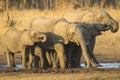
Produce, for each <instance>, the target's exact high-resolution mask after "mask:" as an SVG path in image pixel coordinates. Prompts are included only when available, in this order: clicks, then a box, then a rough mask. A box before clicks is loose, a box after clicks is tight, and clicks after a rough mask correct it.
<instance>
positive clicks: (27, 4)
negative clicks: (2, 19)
mask: <svg viewBox="0 0 120 80" xmlns="http://www.w3.org/2000/svg"><path fill="white" fill-rule="evenodd" d="M66 2H67V3H74V4H73V5H74V8H76V6H77V8H78V7H79V8H85V7H100V8H113V9H120V0H0V11H5V10H8V9H18V10H22V9H40V10H44V9H48V10H52V9H56V8H58V7H59V6H61V4H62V3H66ZM76 4H77V5H76Z"/></svg>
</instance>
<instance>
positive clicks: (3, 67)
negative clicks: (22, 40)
mask: <svg viewBox="0 0 120 80" xmlns="http://www.w3.org/2000/svg"><path fill="white" fill-rule="evenodd" d="M100 64H101V65H102V66H101V67H98V68H120V63H100ZM21 67H22V66H21V64H17V65H16V67H12V68H7V66H6V65H5V64H0V70H7V69H13V70H20V69H21ZM81 67H82V68H85V65H84V63H82V64H81Z"/></svg>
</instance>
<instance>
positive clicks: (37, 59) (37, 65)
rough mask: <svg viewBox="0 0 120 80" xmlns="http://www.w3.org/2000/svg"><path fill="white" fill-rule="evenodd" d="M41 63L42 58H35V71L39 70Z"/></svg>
mask: <svg viewBox="0 0 120 80" xmlns="http://www.w3.org/2000/svg"><path fill="white" fill-rule="evenodd" d="M39 62H40V58H39V57H38V56H35V57H34V68H35V69H37V68H39V65H41V64H39Z"/></svg>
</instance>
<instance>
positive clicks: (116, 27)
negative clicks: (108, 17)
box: [110, 21, 119, 33]
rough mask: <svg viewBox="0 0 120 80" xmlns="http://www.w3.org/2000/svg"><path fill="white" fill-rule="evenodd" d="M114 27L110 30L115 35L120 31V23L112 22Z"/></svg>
mask: <svg viewBox="0 0 120 80" xmlns="http://www.w3.org/2000/svg"><path fill="white" fill-rule="evenodd" d="M112 23H113V24H112V27H111V28H110V31H111V32H112V33H115V32H117V31H118V29H119V25H118V22H116V21H112Z"/></svg>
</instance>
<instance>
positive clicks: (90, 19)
mask: <svg viewBox="0 0 120 80" xmlns="http://www.w3.org/2000/svg"><path fill="white" fill-rule="evenodd" d="M62 17H63V18H65V19H67V20H68V21H70V22H85V23H92V24H107V25H109V26H111V27H110V28H109V30H110V31H111V32H112V33H115V32H117V31H118V29H119V25H118V22H117V21H116V20H115V19H113V18H112V17H111V16H110V15H109V14H108V13H107V12H106V11H105V10H98V11H85V12H77V11H65V12H64V13H63V14H62ZM71 17H72V18H71ZM88 28H89V26H88ZM93 29H94V28H93ZM90 31H91V32H92V31H93V30H92V29H90ZM85 32H89V30H87V29H86V31H85ZM85 32H84V33H85ZM87 34H89V33H87ZM96 36H97V35H96ZM96 36H91V35H86V37H91V40H89V44H88V49H89V51H90V53H91V54H90V56H91V57H93V60H94V61H95V62H96V64H98V66H99V63H98V61H97V60H96V58H95V56H94V54H93V50H94V46H95V38H96ZM74 51H78V50H77V49H75V50H74Z"/></svg>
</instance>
